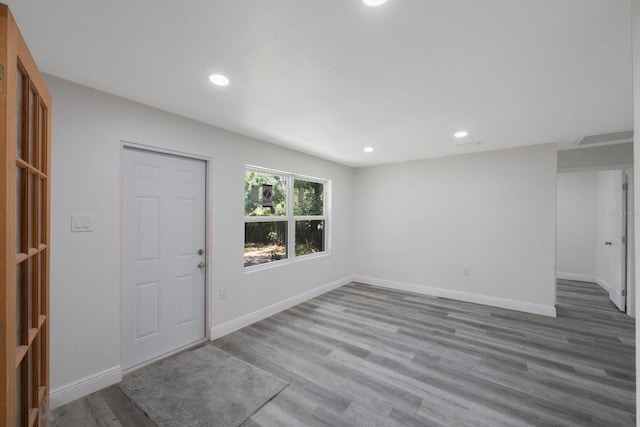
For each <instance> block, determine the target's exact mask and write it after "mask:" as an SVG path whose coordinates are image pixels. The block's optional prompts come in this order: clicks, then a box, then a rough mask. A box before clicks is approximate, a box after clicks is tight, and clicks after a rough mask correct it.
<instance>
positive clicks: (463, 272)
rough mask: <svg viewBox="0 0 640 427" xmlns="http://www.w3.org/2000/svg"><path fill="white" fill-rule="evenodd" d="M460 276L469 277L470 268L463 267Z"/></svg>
mask: <svg viewBox="0 0 640 427" xmlns="http://www.w3.org/2000/svg"><path fill="white" fill-rule="evenodd" d="M462 274H464V275H465V276H470V275H471V267H464V269H463V270H462Z"/></svg>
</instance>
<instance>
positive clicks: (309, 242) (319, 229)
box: [296, 220, 325, 256]
mask: <svg viewBox="0 0 640 427" xmlns="http://www.w3.org/2000/svg"><path fill="white" fill-rule="evenodd" d="M324 228H325V227H324V221H323V220H313V221H296V256H301V255H309V254H314V253H317V252H324Z"/></svg>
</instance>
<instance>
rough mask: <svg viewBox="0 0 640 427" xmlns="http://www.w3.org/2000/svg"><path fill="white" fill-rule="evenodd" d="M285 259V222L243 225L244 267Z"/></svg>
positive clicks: (248, 223)
mask: <svg viewBox="0 0 640 427" xmlns="http://www.w3.org/2000/svg"><path fill="white" fill-rule="evenodd" d="M286 258H287V222H286V221H278V222H247V223H245V224H244V266H245V267H250V266H252V265H259V264H264V263H267V262H272V261H278V260H281V259H286Z"/></svg>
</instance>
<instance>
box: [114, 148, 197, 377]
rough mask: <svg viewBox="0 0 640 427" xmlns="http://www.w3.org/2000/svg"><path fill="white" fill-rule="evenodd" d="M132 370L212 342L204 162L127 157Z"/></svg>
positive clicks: (127, 316) (128, 364) (127, 310)
mask: <svg viewBox="0 0 640 427" xmlns="http://www.w3.org/2000/svg"><path fill="white" fill-rule="evenodd" d="M123 157H124V159H123V187H124V191H123V224H124V225H123V245H124V248H123V287H124V289H123V322H122V326H123V331H122V336H123V344H122V346H123V347H122V365H123V368H124V369H125V370H128V369H131V368H134V367H136V366H138V365H141V364H143V363H145V362H148V361H150V360H154V359H156V358H159V357H162V356H164V355H167V354H170V353H172V352H175V351H177V350H179V349H181V348H184V347H186V346H188V345H191V344H193V343H196V342H199V341H201V340H203V339H204V337H205V314H204V313H205V264H204V263H205V255H204V249H205V229H206V227H205V163H204V162H203V161H200V160H194V159H187V158H183V157H177V156H172V155H165V154H158V153H151V152H147V151H140V150H134V149H125V150H124V154H123Z"/></svg>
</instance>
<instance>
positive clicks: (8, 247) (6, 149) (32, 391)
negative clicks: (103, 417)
mask: <svg viewBox="0 0 640 427" xmlns="http://www.w3.org/2000/svg"><path fill="white" fill-rule="evenodd" d="M50 106H51V96H50V94H49V91H48V89H47V87H46V86H45V84H44V81H43V79H42V77H41V75H40V73H39V72H38V69H37V67H36V64H35V62H34V61H33V58H32V57H31V55H30V53H29V50H28V48H27V46H26V44H25V42H24V40H23V38H22V36H21V35H20V31H19V30H18V27H17V25H16V23H15V21H14V19H13V16H12V15H11V13H10V12H9V9H8V7H7V6H6V5H4V4H0V122H1V123H0V176H1V178H0V183H1V184H0V276H1V277H0V310H1V311H0V383H1V385H2V389H1V391H0V425H3V426H33V425H44V424H45V423H46V414H47V406H48V400H49V200H50V197H49V194H50V179H49V171H50V170H51V168H50V159H51V155H50V153H51V133H50V131H51V108H50Z"/></svg>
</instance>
